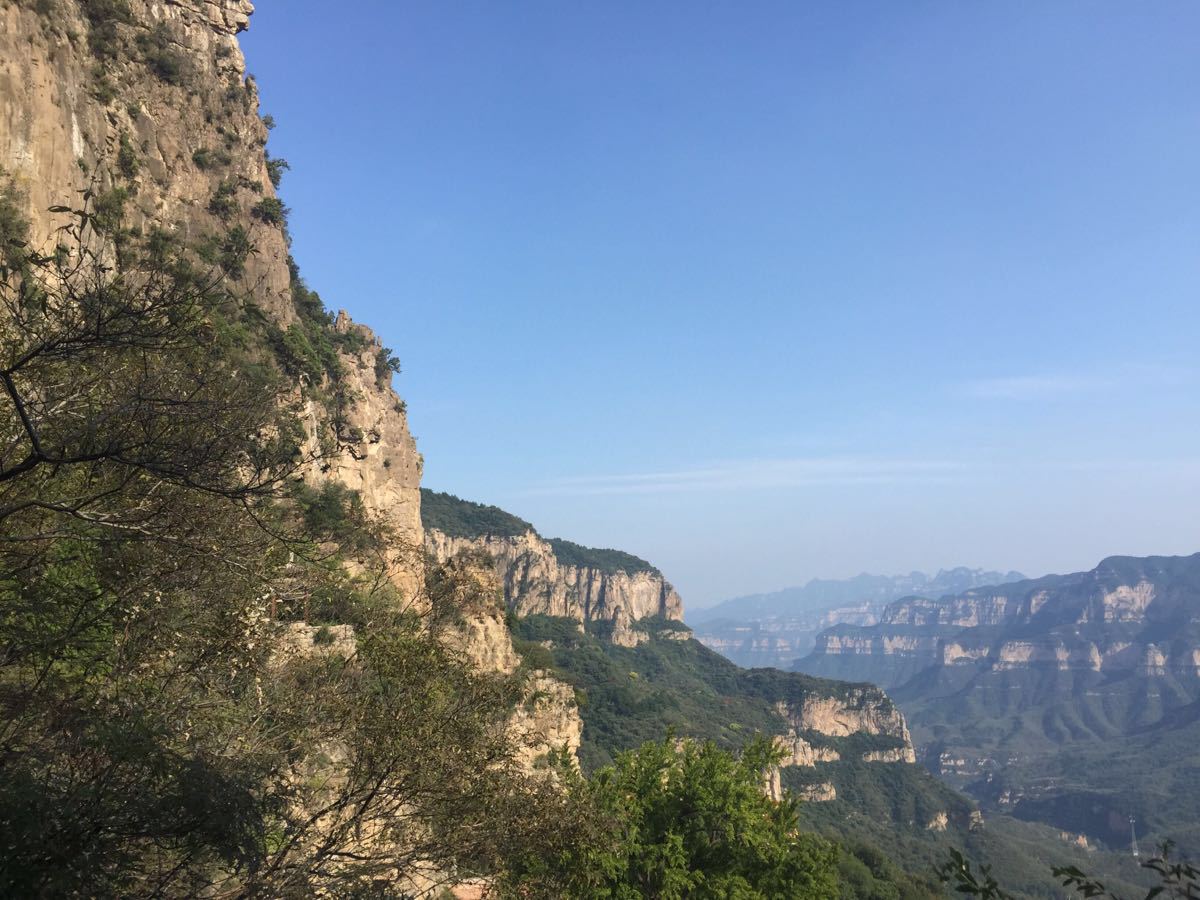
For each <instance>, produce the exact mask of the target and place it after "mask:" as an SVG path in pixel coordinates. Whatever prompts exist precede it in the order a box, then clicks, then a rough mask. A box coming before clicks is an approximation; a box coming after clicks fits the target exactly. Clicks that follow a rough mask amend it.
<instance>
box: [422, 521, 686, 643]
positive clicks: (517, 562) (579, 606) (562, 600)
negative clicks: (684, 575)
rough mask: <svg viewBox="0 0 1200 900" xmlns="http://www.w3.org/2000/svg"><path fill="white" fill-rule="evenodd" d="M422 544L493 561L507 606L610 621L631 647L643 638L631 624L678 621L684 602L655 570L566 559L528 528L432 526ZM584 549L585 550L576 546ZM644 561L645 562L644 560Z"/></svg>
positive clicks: (442, 557)
mask: <svg viewBox="0 0 1200 900" xmlns="http://www.w3.org/2000/svg"><path fill="white" fill-rule="evenodd" d="M425 546H426V548H427V550H428V551H429V553H430V554H431V555H432V556H433V557H434V558H436V559H438V560H439V561H443V562H444V561H447V560H451V559H454V558H456V557H461V556H471V555H484V556H486V557H487V558H490V559H491V560H492V561H493V565H494V568H495V572H496V576H497V578H498V579H499V580H500V583H501V585H502V589H503V592H504V600H505V603H506V604H507V605H508V608H509V609H511V610H513V611H514V612H516V613H517V614H518V615H522V616H527V615H534V614H542V615H547V616H560V617H563V618H569V619H575V620H576V621H579V622H611V623H612V624H613V639H614V641H616V642H617V643H621V644H624V645H626V646H633V645H635V644H636V643H638V642H639V641H640V640H641V639H643V637H644V635H643V634H642V633H641V632H638V631H635V630H633V629H632V627H631V625H632V623H634V622H636V621H638V620H639V619H644V618H647V617H650V616H659V617H662V618H664V619H670V620H673V621H680V620H682V618H683V601H682V600H681V599H680V597H679V594H678V593H676V591H675V589H674V588H673V587H671V585H670V584H669V583H668V582H667V581H666V579H664V578H663V576H662V574H661V573H660V572H658V571H657V570H655V569H652V568H650V567H648V566H647V567H645V568H641V569H636V570H633V571H630V570H628V569H625V568H616V567H614V566H611V565H602V564H588V563H587V562H584V563H576V562H568V561H564V560H562V559H560V558H559V554H558V553H557V552H556V550H555V547H554V545H553V543H552V542H550V541H547V540H545V539H544V538H542V537H541V535H539V534H538V533H537V532H536V531H534V530H533V529H532V528H529V529H528V530H525V531H524V532H522V533H519V534H509V535H496V534H482V535H477V536H467V535H451V534H447V533H446V532H444V531H442V530H439V529H438V528H436V527H429V528H427V530H426V532H425ZM580 549H583V548H580ZM643 565H644V564H643Z"/></svg>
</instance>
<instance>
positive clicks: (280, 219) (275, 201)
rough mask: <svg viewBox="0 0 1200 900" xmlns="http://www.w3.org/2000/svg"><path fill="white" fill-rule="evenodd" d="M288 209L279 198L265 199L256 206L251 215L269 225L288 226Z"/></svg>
mask: <svg viewBox="0 0 1200 900" xmlns="http://www.w3.org/2000/svg"><path fill="white" fill-rule="evenodd" d="M288 212H290V210H288V208H287V207H286V206H284V205H283V201H282V200H280V199H279V198H278V197H263V198H262V199H261V200H259V201H258V202H257V203H255V204H254V206H253V208H251V210H250V215H252V216H254V218H256V219H258V220H259V221H260V222H265V223H266V224H268V225H284V226H286V225H287V217H288Z"/></svg>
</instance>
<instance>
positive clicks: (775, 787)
mask: <svg viewBox="0 0 1200 900" xmlns="http://www.w3.org/2000/svg"><path fill="white" fill-rule="evenodd" d="M775 710H776V712H778V713H779V715H780V717H781V718H782V719H783V721H784V722H785V724H786V726H787V730H786V732H784V734H782V735H779V736H777V737H776V738H775V746H776V747H778V748H779V749H780V750H782V751H783V754H784V756H783V759H782V760H781V761H780V763H779V769H786V768H788V767H792V766H794V767H800V768H816V769H818V771H820V767H821V765H822V764H823V763H836V762H839V761H841V760H843V759H848V758H849V759H855V758H857V759H859V760H861V761H862V762H866V763H907V764H913V763H915V762H916V752H915V751H914V749H913V744H912V739H911V737H910V736H909V733H908V725H907V723H906V722H905V721H904V716H903V715H902V714H901V712H900V710H899V709H897V708H896V706H895V704H894V703H892V701H891V700H890V699H889V698H888V697H887V695H886V694H884V693H883V692H882V691H880V690H879V689H878V688H875V687H871V686H868V685H863V686H859V687H847V688H845V689H844V690H841V691H839V692H837V693H833V694H818V693H811V694H805V695H804V696H802V697H800V698H798V699H796V700H781V701H779V702H777V703H776V704H775ZM854 736H858V737H859V739H860V740H861V738H862V737H863V736H865V737H868V738H876V739H878V741H877V743H878V746H871V747H870V748H868V749H863V748H859V749H858V752H857V753H854V754H853V755H852V756H849V757H847V756H846V752H847V751H846V750H845V749H839V746H837V743H836V739H839V738H851V737H854ZM829 738H833V739H835V741H834V742H830V741H828V740H827V739H829ZM767 789H768V792H770V793H771V794H772V795H773V796H778V795H779V793H780V791H781V790H782V779H781V777H780V773H779V771H778V770H776V771H774V772H772V773H770V776H769V779H768V784H767ZM800 793H801V795H802V798H803V799H806V800H808V801H809V802H828V801H831V800H836V799H837V791H836V790H835V789H834V786H833V785H832V784H829V783H827V782H814V783H812V784H809V785H808V786H806V787H805V788H804V789H803V790H802V791H801V792H800Z"/></svg>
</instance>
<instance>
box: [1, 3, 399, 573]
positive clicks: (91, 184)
mask: <svg viewBox="0 0 1200 900" xmlns="http://www.w3.org/2000/svg"><path fill="white" fill-rule="evenodd" d="M252 11H253V7H252V6H251V4H250V3H248V2H246V0H128V3H127V4H125V3H113V4H107V5H104V6H103V7H101V6H100V5H97V4H80V3H77V2H74V0H55V2H51V3H40V4H34V3H11V2H10V3H6V4H4V5H3V6H0V21H2V23H3V27H0V98H3V105H2V107H0V117H2V118H0V169H3V171H4V172H5V173H7V175H8V176H10V177H11V178H12V179H13V182H14V184H15V186H16V187H17V189H18V191H19V192H20V195H21V196H23V197H24V199H25V201H26V203H27V210H26V212H27V214H28V216H29V219H30V221H31V224H32V229H31V230H32V239H33V240H34V242H35V243H37V244H38V245H40V246H45V245H48V244H51V243H52V242H53V236H54V233H55V230H56V229H57V228H58V227H59V226H60V225H61V224H63V223H64V221H66V219H65V215H64V214H63V213H52V212H50V211H49V209H50V208H51V207H54V206H61V207H68V208H77V207H79V206H80V205H81V204H82V203H83V196H82V194H81V192H82V191H84V190H85V189H86V190H89V191H91V192H92V194H93V200H92V202H93V203H98V202H100V201H101V200H102V199H107V200H108V201H110V202H118V201H119V202H120V203H121V204H122V205H123V211H124V220H125V224H126V225H127V226H128V227H129V228H131V229H135V230H140V231H142V232H147V231H149V230H150V229H152V228H160V229H163V230H164V231H165V232H166V233H168V234H170V235H172V236H173V237H175V238H176V239H178V240H179V241H181V242H183V243H185V244H188V245H194V244H196V243H197V242H200V241H203V240H204V239H206V238H210V237H212V236H221V235H226V234H228V233H229V232H230V230H231V229H233V228H240V229H242V231H243V233H244V234H245V236H246V237H247V238H248V240H249V241H250V243H251V244H252V245H253V252H252V253H251V254H250V255H249V257H248V258H247V260H246V264H245V273H244V275H243V276H242V277H241V278H239V279H237V281H238V284H237V286H236V287H237V289H238V290H239V292H241V293H244V294H245V295H247V296H251V297H252V298H253V302H254V304H255V305H256V306H258V307H259V308H260V309H262V310H263V311H264V312H265V313H266V314H267V315H268V316H269V317H270V318H271V319H272V320H273V321H274V322H275V323H276V325H277V326H278V327H279V328H280V329H287V328H288V327H289V326H290V325H293V324H294V323H295V322H296V321H297V318H298V313H297V309H296V306H295V302H294V299H293V287H294V283H293V282H294V271H293V268H292V266H291V265H290V264H289V256H288V247H287V238H286V235H285V231H284V229H283V227H281V223H279V222H274V221H268V219H269V217H268V216H264V215H262V214H261V213H256V212H255V210H256V209H259V208H260V204H262V203H263V201H266V200H273V199H274V190H275V188H274V185H273V183H272V173H271V170H270V167H269V164H268V156H267V154H266V150H265V148H266V143H267V134H268V131H267V128H266V126H265V125H264V124H263V121H262V120H261V118H260V117H259V114H258V97H257V92H256V89H255V85H254V82H253V80H251V79H248V78H247V77H246V75H245V61H244V59H243V57H242V53H241V50H240V48H239V46H238V42H237V37H236V35H237V34H238V33H239V32H241V31H243V30H244V29H245V28H246V27H247V26H248V24H249V17H250V14H251V12H252ZM336 328H337V330H338V331H340V332H342V333H346V332H350V331H355V332H358V333H359V335H360V336H361V338H362V341H361V343H360V346H361V347H362V348H363V349H362V350H361V352H357V353H355V352H345V351H343V352H341V354H340V355H341V360H342V365H343V368H344V369H345V376H344V377H345V380H346V385H345V387H346V390H345V391H344V396H345V397H346V398H347V399H348V403H347V408H346V409H345V410H344V415H343V421H342V422H341V423H340V424H338V425H337V426H334V425H333V423H332V422H331V421H330V417H329V415H328V413H327V411H326V410H324V409H322V408H320V407H319V406H318V405H317V404H315V403H311V402H310V403H309V404H308V415H307V417H306V419H307V421H306V423H305V424H306V426H307V428H308V431H309V439H310V441H311V444H312V446H322V445H326V446H328V445H332V444H340V446H341V447H342V448H343V449H342V451H341V452H340V453H336V454H333V455H328V454H327V457H326V460H325V462H326V464H325V465H324V466H322V467H320V468H314V469H313V470H312V471H311V472H310V473H309V474H308V479H309V480H310V481H312V482H320V481H323V480H327V479H336V480H338V481H340V482H342V483H344V484H346V485H347V486H348V487H351V488H353V489H355V490H357V491H359V492H360V493H361V495H362V499H363V503H364V506H365V507H366V509H367V510H368V511H370V512H372V513H374V514H376V515H378V516H380V517H381V518H382V519H383V520H384V521H386V522H387V524H388V525H389V526H390V527H391V528H392V531H393V535H394V541H393V560H392V562H393V564H394V571H395V580H396V582H397V584H398V585H399V586H400V587H401V588H402V589H403V590H404V591H405V592H406V593H415V590H416V588H417V586H418V585H419V582H420V563H421V560H420V548H421V543H422V534H421V519H420V495H419V484H420V476H421V463H420V456H419V455H418V453H417V451H416V446H415V443H414V441H413V439H412V436H411V435H410V434H409V431H408V424H407V420H406V417H405V414H404V411H403V410H404V407H403V404H402V403H401V401H400V398H399V397H397V396H396V394H395V393H394V392H393V391H392V388H391V386H390V383H388V382H389V381H390V379H380V378H378V377H377V376H376V367H375V361H376V354H377V352H378V351H379V350H380V349H381V348H380V346H379V342H378V341H377V340H376V339H375V337H374V336H373V335H372V334H371V333H370V332H369V330H367V329H365V328H364V327H363V326H360V325H355V324H353V323H352V322H350V321H349V319H348V318H347V317H346V316H345V315H344V314H343V315H341V316H340V317H339V319H338V322H337V325H336ZM297 393H299V391H298V392H297ZM335 427H336V428H337V430H338V434H337V438H338V441H336V442H335V441H330V440H329V437H330V435H329V433H328V432H329V431H330V430H331V429H333V428H335Z"/></svg>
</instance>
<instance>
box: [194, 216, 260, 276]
mask: <svg viewBox="0 0 1200 900" xmlns="http://www.w3.org/2000/svg"><path fill="white" fill-rule="evenodd" d="M196 250H197V253H198V254H199V256H200V258H201V259H202V260H204V262H206V263H208V264H210V265H214V266H217V267H219V268H220V269H221V271H222V272H224V273H225V274H226V275H228V276H229V277H230V278H241V277H242V276H243V275H245V274H246V260H247V259H248V258H249V257H250V254H251V253H253V252H254V245H253V244H252V243H251V242H250V236H249V235H248V234H246V229H244V228H242V226H241V225H234V226H233V227H232V228H230V229H229V230H228V231H226V232H225V234H223V235H209V236H208V237H207V238H205V239H204V240H203V241H201V242H200V244H199V246H198V247H197V248H196Z"/></svg>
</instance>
